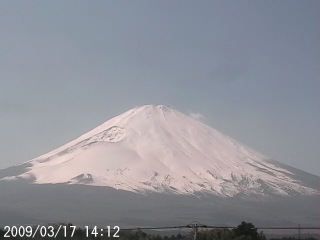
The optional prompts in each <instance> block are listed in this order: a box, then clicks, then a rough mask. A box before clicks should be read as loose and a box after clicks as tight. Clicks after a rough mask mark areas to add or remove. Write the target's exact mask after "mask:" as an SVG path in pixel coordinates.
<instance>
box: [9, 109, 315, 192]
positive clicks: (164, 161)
mask: <svg viewBox="0 0 320 240" xmlns="http://www.w3.org/2000/svg"><path fill="white" fill-rule="evenodd" d="M28 163H29V164H28V165H31V167H28V168H26V169H25V171H24V173H22V174H19V175H14V176H9V177H8V176H7V177H6V178H4V179H3V180H10V179H11V180H12V179H31V180H33V181H34V182H35V183H38V184H43V183H67V184H85V185H97V186H108V187H112V188H116V189H123V190H128V191H134V192H172V193H177V194H196V193H199V192H201V193H209V194H214V195H219V196H234V195H237V194H258V195H268V194H278V195H289V194H292V193H295V194H297V193H299V194H309V195H312V194H319V190H318V189H314V188H313V186H311V185H310V184H308V183H305V182H303V181H302V180H300V179H297V177H296V176H295V174H294V172H293V171H292V170H290V169H287V168H285V167H280V165H279V164H278V163H276V162H271V161H270V160H269V159H268V158H267V157H265V156H263V155H262V154H260V153H258V152H256V151H254V150H253V149H250V148H248V147H246V146H244V145H242V144H241V143H239V142H237V141H236V140H233V139H232V138H230V137H227V136H225V135H224V134H222V133H220V132H219V131H217V130H215V129H213V128H211V127H209V126H206V125H204V124H203V123H201V122H199V121H196V120H194V119H193V118H191V117H189V116H187V115H185V114H183V113H181V112H179V111H177V110H174V109H173V108H170V107H167V106H164V105H144V106H139V107H135V108H133V109H130V110H128V111H126V112H125V113H123V114H120V115H118V116H116V117H114V118H112V119H110V120H108V121H106V122H105V123H103V124H101V125H100V126H98V127H96V128H94V129H93V130H91V131H89V132H87V133H85V134H83V135H82V136H80V137H78V138H77V139H75V140H73V141H71V142H69V143H67V144H65V145H63V146H61V147H60V148H57V149H55V150H53V151H51V152H49V153H47V154H44V155H42V156H40V157H38V158H35V159H33V160H30V161H29V162H28Z"/></svg>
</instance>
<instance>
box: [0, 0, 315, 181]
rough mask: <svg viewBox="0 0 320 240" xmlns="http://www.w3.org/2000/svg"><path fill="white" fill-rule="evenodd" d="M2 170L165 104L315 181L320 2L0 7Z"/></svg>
mask: <svg viewBox="0 0 320 240" xmlns="http://www.w3.org/2000/svg"><path fill="white" fill-rule="evenodd" d="M0 34H1V35H0V84H1V87H0V113H1V118H0V133H1V135H0V146H1V155H0V168H5V167H8V166H11V165H13V164H19V163H22V162H24V161H27V160H30V159H31V158H34V157H37V156H39V155H41V154H43V153H45V152H47V151H49V150H52V149H54V148H56V147H58V146H60V145H62V144H64V143H66V142H68V141H70V140H72V139H74V138H75V137H77V136H79V135H81V134H82V133H84V132H86V131H88V130H90V129H91V128H94V127H96V126H97V125H99V124H101V123H102V122H104V121H105V120H107V119H109V118H111V117H113V116H115V115H118V114H120V113H122V112H124V111H126V110H128V109H130V108H132V107H135V106H137V105H144V104H164V105H169V106H173V107H174V108H176V109H177V110H180V111H182V112H185V113H194V114H201V115H203V116H204V120H203V121H204V122H205V123H206V124H208V125H210V126H212V127H214V128H216V129H218V130H220V131H222V132H223V133H225V134H227V135H229V136H231V137H233V138H235V139H236V140H238V141H240V142H242V143H244V144H246V145H248V146H251V147H253V148H254V149H256V150H258V151H260V152H262V153H263V154H265V155H267V156H269V157H271V158H273V159H276V160H278V161H280V162H283V163H286V164H289V165H292V166H294V167H297V168H300V169H302V170H305V171H308V172H311V173H314V174H317V175H320V159H319V158H320V78H319V77H320V2H319V1H312V0H309V1H294V0H288V1H284V0H283V1H253V0H252V1H211V0H210V1H196V0H195V1H129V0H128V1H79V0H77V1H70V0H69V1H14V0H10V1H1V2H0Z"/></svg>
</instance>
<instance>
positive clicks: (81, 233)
mask: <svg viewBox="0 0 320 240" xmlns="http://www.w3.org/2000/svg"><path fill="white" fill-rule="evenodd" d="M64 226H65V227H66V229H67V228H68V231H65V232H68V233H71V232H72V235H73V236H72V237H71V236H70V235H68V236H65V234H64V233H63V232H59V234H57V236H49V234H45V235H46V236H45V237H41V236H40V234H36V235H35V236H29V237H27V235H25V236H21V235H20V236H19V234H18V233H17V236H15V237H13V236H11V235H10V234H8V231H6V230H5V229H0V240H5V239H19V240H27V239H28V240H29V239H33V240H51V239H56V240H69V239H75V240H105V239H109V238H114V239H118V240H195V239H196V240H266V239H267V238H266V236H265V235H264V233H263V232H258V229H257V228H255V226H254V225H253V224H252V223H247V222H244V221H243V222H241V224H240V225H238V226H237V227H236V228H234V229H226V228H224V229H221V228H215V229H204V230H201V231H197V232H196V234H195V232H194V230H193V231H190V232H189V233H188V234H186V235H181V234H180V233H179V234H177V235H171V236H161V235H159V234H156V235H155V234H150V233H146V232H143V231H142V230H141V229H138V230H130V231H129V230H120V231H119V232H118V233H117V234H116V235H115V236H117V237H113V234H110V237H108V236H107V235H104V236H101V233H100V232H97V231H96V232H95V231H93V230H92V229H90V231H88V230H86V229H82V228H76V229H75V228H74V227H73V226H72V224H67V225H64ZM55 230H57V229H55ZM88 232H89V234H88ZM304 239H305V240H317V239H316V238H314V237H307V238H304ZM270 240H299V238H295V237H282V238H270Z"/></svg>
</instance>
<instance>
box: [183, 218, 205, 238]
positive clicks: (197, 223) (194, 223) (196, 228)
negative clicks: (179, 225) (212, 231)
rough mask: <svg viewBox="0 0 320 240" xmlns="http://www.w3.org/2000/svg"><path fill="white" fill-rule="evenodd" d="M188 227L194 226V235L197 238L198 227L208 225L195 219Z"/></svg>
mask: <svg viewBox="0 0 320 240" xmlns="http://www.w3.org/2000/svg"><path fill="white" fill-rule="evenodd" d="M187 227H188V228H192V229H193V232H194V235H193V240H197V233H198V229H199V227H201V228H206V227H207V226H206V225H203V224H201V223H199V222H197V221H193V222H192V223H190V224H189V225H187Z"/></svg>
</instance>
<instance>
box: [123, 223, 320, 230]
mask: <svg viewBox="0 0 320 240" xmlns="http://www.w3.org/2000/svg"><path fill="white" fill-rule="evenodd" d="M181 228H193V229H194V228H197V229H198V228H211V229H233V228H237V226H213V225H212V226H210V225H204V224H201V223H199V222H197V221H194V222H192V223H190V224H188V225H181V226H167V227H135V228H121V231H130V230H164V229H168V230H169V229H181ZM256 228H257V229H261V230H297V229H300V230H320V226H319V227H301V226H300V225H299V226H298V227H263V226H261V227H256Z"/></svg>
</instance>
